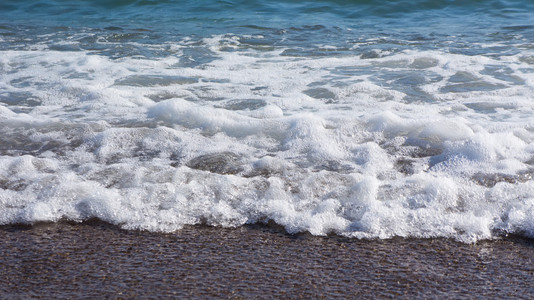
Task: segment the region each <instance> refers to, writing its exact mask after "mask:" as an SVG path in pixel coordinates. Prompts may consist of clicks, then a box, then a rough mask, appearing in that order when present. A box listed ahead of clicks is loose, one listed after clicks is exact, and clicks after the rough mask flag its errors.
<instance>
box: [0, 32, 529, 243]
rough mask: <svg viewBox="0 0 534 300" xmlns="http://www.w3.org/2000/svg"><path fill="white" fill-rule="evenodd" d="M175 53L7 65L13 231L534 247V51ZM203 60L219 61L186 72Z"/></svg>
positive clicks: (5, 139)
mask: <svg viewBox="0 0 534 300" xmlns="http://www.w3.org/2000/svg"><path fill="white" fill-rule="evenodd" d="M177 44H178V45H174V47H173V49H174V50H173V52H172V54H169V55H167V56H163V57H158V58H140V57H135V58H133V57H123V58H120V59H112V58H110V57H109V56H105V55H102V54H95V53H92V54H91V53H89V52H84V51H79V52H67V51H65V52H56V51H52V50H36V51H2V54H3V55H2V56H1V58H0V70H2V73H1V74H0V85H1V88H2V92H1V93H0V102H1V105H0V123H1V124H0V125H1V126H2V128H3V130H4V133H3V134H2V136H1V137H0V223H1V224H10V223H19V222H22V223H34V222H41V221H54V222H55V221H59V220H63V219H67V220H74V221H83V220H86V219H90V218H99V219H101V220H104V221H107V222H110V223H112V224H117V225H119V226H121V227H123V228H127V229H144V230H152V231H166V232H172V231H174V230H179V229H180V228H182V227H183V226H185V225H192V224H208V225H213V226H224V227H235V226H241V225H243V224H247V223H256V222H266V223H267V222H270V221H273V222H275V223H277V224H279V225H282V226H284V227H285V228H286V229H287V231H288V232H291V233H294V232H301V231H308V232H310V233H312V234H314V235H326V234H330V233H335V234H339V235H344V236H349V237H357V238H391V237H395V236H402V237H425V238H426V237H447V238H455V239H458V240H461V241H465V242H474V241H477V240H480V239H487V238H493V237H495V236H498V235H499V234H503V233H513V234H523V235H526V236H533V232H534V224H533V223H532V221H531V220H532V219H533V211H534V206H533V205H534V204H533V203H532V199H533V197H534V186H533V181H532V174H534V171H533V169H534V167H533V165H534V163H533V158H534V144H533V142H534V138H533V135H532V132H533V129H532V128H534V127H533V126H532V122H531V119H532V118H531V116H532V110H533V105H532V70H531V69H528V68H527V67H528V63H527V62H525V61H524V59H523V60H522V57H524V56H525V55H527V54H528V53H525V52H528V51H527V50H524V51H523V50H518V51H519V52H520V53H518V54H516V55H508V54H507V56H506V57H504V56H502V57H498V56H495V55H465V54H451V53H447V52H444V51H425V50H413V51H404V52H399V51H396V52H393V51H392V52H387V51H384V53H382V54H380V55H373V56H368V57H366V56H363V55H345V56H336V55H331V56H329V55H322V56H313V55H312V56H289V55H285V54H283V53H284V51H285V50H287V49H283V47H275V46H273V47H272V48H271V49H260V50H258V49H256V48H253V47H248V46H246V45H243V44H242V37H239V36H232V35H224V36H213V37H211V38H208V39H198V40H195V39H194V38H193V37H191V38H188V39H185V40H183V41H179V42H177ZM191 47H193V48H194V49H193V50H194V51H197V50H198V48H200V49H203V50H205V51H207V53H209V55H208V54H206V55H208V56H209V59H204V60H202V62H198V63H190V64H186V63H184V61H183V59H181V57H180V55H185V54H184V53H186V52H187V51H188V50H191V49H190V48H191ZM321 47H322V48H323V49H327V50H328V49H331V48H332V47H330V46H329V45H321ZM332 49H333V48H332ZM521 51H523V52H521ZM286 54H287V53H286ZM199 59H200V58H199ZM44 74H46V75H44Z"/></svg>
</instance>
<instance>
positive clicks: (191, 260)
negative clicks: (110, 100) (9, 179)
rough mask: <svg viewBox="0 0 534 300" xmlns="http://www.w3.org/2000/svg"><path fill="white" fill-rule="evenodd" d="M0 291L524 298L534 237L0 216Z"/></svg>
mask: <svg viewBox="0 0 534 300" xmlns="http://www.w3.org/2000/svg"><path fill="white" fill-rule="evenodd" d="M0 240H1V243H0V270H1V272H2V273H1V276H0V295H1V296H0V297H1V298H9V299H13V298H15V299H26V298H47V299H52V298H99V299H102V298H168V297H174V298H246V299H248V298H287V297H290V298H355V297H360V298H361V297H365V298H369V297H373V298H374V297H379V298H386V297H396V298H397V297H399V296H405V297H407V298H408V297H409V298H411V297H413V296H416V297H419V298H421V297H425V298H429V297H430V298H432V297H438V298H473V297H477V298H478V297H482V298H494V297H498V298H525V299H528V298H530V299H532V298H533V297H534V264H533V262H534V261H533V258H534V241H533V240H526V239H520V238H506V239H501V240H497V241H483V242H479V243H477V244H475V245H466V244H462V243H458V242H455V241H451V240H445V239H437V240H436V239H434V240H424V239H400V238H399V239H393V240H357V239H346V238H341V237H337V236H330V237H313V236H310V235H307V234H300V235H288V234H286V233H284V231H283V230H281V229H279V228H276V227H269V226H260V225H254V226H245V227H241V228H237V229H221V228H212V227H204V226H196V227H188V228H185V229H183V230H181V231H179V232H176V233H173V234H157V233H149V232H138V231H124V230H120V229H118V228H117V227H114V226H111V225H107V224H104V223H101V222H95V221H92V222H86V223H85V224H77V225H75V224H67V223H59V224H42V225H38V226H33V227H29V226H3V227H0Z"/></svg>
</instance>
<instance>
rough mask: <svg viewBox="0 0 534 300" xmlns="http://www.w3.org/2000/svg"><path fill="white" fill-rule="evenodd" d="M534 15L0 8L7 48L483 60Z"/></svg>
mask: <svg viewBox="0 0 534 300" xmlns="http://www.w3.org/2000/svg"><path fill="white" fill-rule="evenodd" d="M533 11H534V1H473V0H471V1H385V2H384V1H382V2H376V1H206V0H203V1H29V0H28V1H12V0H5V1H2V4H0V20H1V21H0V26H1V27H0V36H2V37H3V38H4V42H3V43H2V44H1V46H0V47H2V48H3V49H6V48H11V49H13V48H24V47H27V46H28V45H31V44H35V43H50V44H53V43H54V42H55V41H58V40H62V39H75V40H77V41H78V45H77V46H78V47H80V48H81V49H89V48H91V47H100V45H98V43H96V44H97V45H98V46H95V44H94V43H92V41H87V40H84V38H83V34H81V36H80V33H86V34H87V35H89V33H94V34H96V35H98V36H102V37H104V38H107V39H108V40H110V41H111V42H112V43H126V42H140V43H143V44H145V43H148V44H154V43H162V42H164V41H175V40H177V39H180V38H182V37H185V36H197V37H204V36H210V35H213V34H225V33H232V34H241V35H242V34H262V35H265V36H266V37H267V39H266V40H262V41H261V42H260V43H261V44H265V43H266V44H268V45H273V46H288V45H289V46H291V45H299V46H300V47H302V48H304V49H305V50H306V51H313V45H315V44H317V43H319V42H321V43H327V44H331V45H335V46H339V47H342V46H347V47H349V48H350V46H351V45H353V44H354V43H358V42H359V41H361V40H362V39H369V38H371V37H377V36H380V38H381V39H386V41H381V42H376V44H379V47H382V48H392V49H405V48H409V47H416V48H437V49H441V48H443V47H451V48H458V49H463V50H465V51H472V52H475V53H476V51H477V50H479V49H477V46H476V44H477V43H480V42H491V41H494V42H505V43H507V44H514V42H516V41H515V40H516V39H517V35H519V34H520V35H521V36H522V37H524V38H525V39H527V40H530V41H531V40H532V39H533V37H534V28H533V26H534V25H533V24H534V13H533ZM249 43H250V44H251V45H255V44H256V43H257V41H249ZM466 48H467V49H466ZM69 50H71V49H69ZM138 50H139V49H138ZM139 51H141V50H139ZM458 51H461V50H458ZM509 51H513V50H509ZM136 54H142V55H143V54H145V55H157V53H136ZM118 55H127V53H122V54H118Z"/></svg>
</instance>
